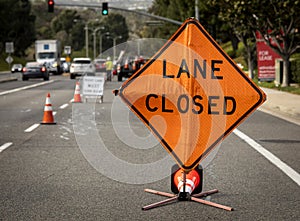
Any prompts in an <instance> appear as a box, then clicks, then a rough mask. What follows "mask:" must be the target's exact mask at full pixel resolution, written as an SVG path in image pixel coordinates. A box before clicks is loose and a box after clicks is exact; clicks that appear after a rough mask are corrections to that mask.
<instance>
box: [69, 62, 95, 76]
mask: <svg viewBox="0 0 300 221" xmlns="http://www.w3.org/2000/svg"><path fill="white" fill-rule="evenodd" d="M82 75H92V76H93V75H95V66H94V64H93V63H92V60H91V59H90V58H86V57H83V58H74V59H73V61H72V63H71V66H70V78H71V79H75V78H76V76H82Z"/></svg>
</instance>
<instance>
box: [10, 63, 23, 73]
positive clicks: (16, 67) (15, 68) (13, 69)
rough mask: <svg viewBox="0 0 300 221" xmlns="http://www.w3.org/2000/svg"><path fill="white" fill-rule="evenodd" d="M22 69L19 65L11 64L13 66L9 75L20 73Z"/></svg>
mask: <svg viewBox="0 0 300 221" xmlns="http://www.w3.org/2000/svg"><path fill="white" fill-rule="evenodd" d="M22 68H23V66H22V65H21V64H13V66H12V67H11V73H15V72H21V71H22Z"/></svg>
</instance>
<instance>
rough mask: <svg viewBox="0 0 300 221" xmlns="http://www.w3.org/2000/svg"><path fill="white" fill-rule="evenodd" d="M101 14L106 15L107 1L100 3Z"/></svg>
mask: <svg viewBox="0 0 300 221" xmlns="http://www.w3.org/2000/svg"><path fill="white" fill-rule="evenodd" d="M102 15H108V3H107V2H103V3H102Z"/></svg>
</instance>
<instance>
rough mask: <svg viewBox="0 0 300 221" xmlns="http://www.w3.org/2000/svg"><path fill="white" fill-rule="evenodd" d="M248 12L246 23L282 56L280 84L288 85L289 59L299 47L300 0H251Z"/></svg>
mask: <svg viewBox="0 0 300 221" xmlns="http://www.w3.org/2000/svg"><path fill="white" fill-rule="evenodd" d="M262 5H268V7H262ZM248 13H249V14H250V16H249V20H248V24H249V25H250V26H251V27H252V28H253V29H254V30H257V31H258V32H259V33H260V35H261V36H262V37H263V39H264V41H265V42H266V43H267V45H269V46H270V47H271V48H272V49H273V50H274V51H275V52H276V53H278V54H279V55H280V56H281V57H282V60H283V80H282V85H281V86H282V87H286V86H289V74H290V73H289V59H290V57H291V55H292V54H294V53H295V52H296V51H297V50H298V49H299V48H300V32H299V31H300V30H299V27H300V1H299V0H253V1H252V10H251V11H250V12H248Z"/></svg>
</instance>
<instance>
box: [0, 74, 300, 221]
mask: <svg viewBox="0 0 300 221" xmlns="http://www.w3.org/2000/svg"><path fill="white" fill-rule="evenodd" d="M51 79H52V80H53V81H49V82H47V83H46V84H44V85H40V86H37V87H32V88H29V89H23V90H20V91H14V92H11V93H7V91H9V90H12V89H16V88H21V87H25V86H29V85H35V84H40V83H44V82H43V81H41V80H39V79H37V80H29V81H28V82H22V81H13V82H6V83H2V84H0V94H1V95H0V107H1V108H0V121H1V127H0V128H1V129H0V146H1V145H2V146H1V147H3V145H5V144H6V145H8V147H7V148H6V149H5V150H3V151H2V152H0V196H1V197H0V220H143V221H144V220H293V221H294V220H299V219H300V210H299V206H300V189H299V185H298V184H297V183H296V182H295V181H293V180H292V179H291V177H290V176H288V175H287V174H286V173H284V172H283V171H282V170H280V169H279V168H278V167H277V166H275V165H274V164H273V163H271V162H270V161H269V160H267V159H266V157H264V156H263V155H262V154H260V153H258V152H257V151H256V150H254V149H253V147H251V146H250V145H249V144H248V143H246V142H245V141H244V140H242V139H241V138H240V137H238V136H237V135H235V134H231V135H230V136H229V137H228V138H226V139H225V141H224V142H223V143H222V145H221V147H220V148H219V150H218V152H217V154H216V156H215V157H214V159H213V160H212V161H211V162H210V163H209V164H208V165H207V167H206V168H205V169H204V185H203V190H210V189H215V188H217V189H218V190H219V193H216V194H213V195H211V196H209V197H206V198H205V199H206V200H208V201H212V202H216V203H220V204H224V205H227V206H231V207H233V208H234V211H225V210H222V209H217V208H214V207H210V206H207V205H203V204H200V203H196V202H190V201H187V202H178V203H171V204H170V205H166V206H162V207H159V208H155V209H152V210H149V211H142V210H141V208H142V207H143V206H145V205H148V204H151V203H154V202H157V201H160V200H164V199H165V197H162V196H157V195H152V194H149V193H145V192H144V189H145V188H151V189H155V190H159V191H165V192H170V177H169V176H166V171H167V174H168V171H170V170H171V169H170V168H169V167H167V168H166V167H165V164H166V165H167V164H168V163H171V164H172V163H173V162H172V159H169V158H168V155H167V153H166V151H165V150H164V149H163V148H162V147H161V146H160V145H159V144H157V143H155V140H154V139H153V137H151V136H150V137H149V133H148V131H147V130H146V129H145V127H144V126H143V124H142V123H140V122H139V120H138V119H136V118H135V117H134V116H133V115H132V114H128V112H126V108H125V107H124V105H123V104H122V103H121V102H120V100H118V98H116V97H114V96H113V94H112V93H111V91H112V90H113V89H115V88H118V87H119V86H120V83H119V82H117V81H113V82H106V84H105V91H104V102H103V103H98V102H94V100H93V99H90V100H89V102H88V103H80V104H72V103H71V102H70V100H71V99H72V98H73V94H74V88H75V81H74V80H70V79H69V78H68V77H67V76H52V78H51ZM115 80H116V79H115ZM48 92H50V94H51V102H52V106H53V110H54V111H55V112H57V113H56V115H55V121H56V122H57V124H56V125H39V123H40V122H41V120H42V117H43V109H44V104H45V98H46V94H47V93H48ZM124 113H125V115H124ZM126 113H127V114H126ZM124 116H125V117H124ZM126 117H128V119H129V122H130V123H129V124H130V127H128V125H126V124H125V123H124V122H126V121H123V120H124V118H126ZM33 125H38V126H36V128H35V129H33V130H32V131H30V130H29V131H30V132H25V130H27V131H28V129H29V128H30V127H31V126H33ZM238 130H239V131H242V132H243V133H244V134H246V135H247V136H249V137H250V138H252V139H253V140H254V141H255V142H256V143H258V144H260V145H261V146H262V147H263V148H264V149H266V150H268V151H270V152H271V153H273V154H274V155H275V156H277V157H278V158H279V159H280V160H281V161H283V162H284V163H286V164H287V165H288V166H289V167H290V168H292V169H293V170H294V171H296V172H297V173H299V171H300V161H299V158H300V155H299V147H300V138H299V134H300V126H299V125H296V124H293V123H290V122H287V121H284V120H281V119H279V118H277V117H273V116H271V115H268V114H265V113H263V112H260V111H256V112H255V113H254V114H253V115H252V116H251V117H250V118H248V119H247V120H246V121H245V122H244V123H243V124H242V125H241V126H240V127H239V128H238ZM127 134H128V137H126V135H127ZM129 134H130V136H129ZM132 134H135V135H136V137H135V136H134V135H132ZM122 136H124V137H122ZM9 144H10V145H9ZM130 144H133V146H134V145H135V144H136V146H135V147H131V146H132V145H131V146H130ZM141 144H142V145H141ZM99 147H100V148H99ZM97 148H98V149H97ZM0 149H1V148H0ZM0 151H1V150H0ZM112 156H114V157H112ZM164 160H165V162H167V163H165V164H163V163H162V164H160V165H161V167H160V168H159V169H157V166H155V165H154V166H153V164H151V163H152V162H160V161H164ZM136 164H138V166H137V167H134V165H136ZM122 165H124V166H123V167H122ZM139 165H140V166H139ZM148 165H149V168H147V166H148ZM149 174H151V175H149ZM156 175H157V176H156ZM147 177H148V178H149V177H150V178H149V180H150V181H149V180H148V178H147ZM157 177H158V178H157ZM151 178H153V181H151ZM143 181H145V182H144V183H143Z"/></svg>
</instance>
